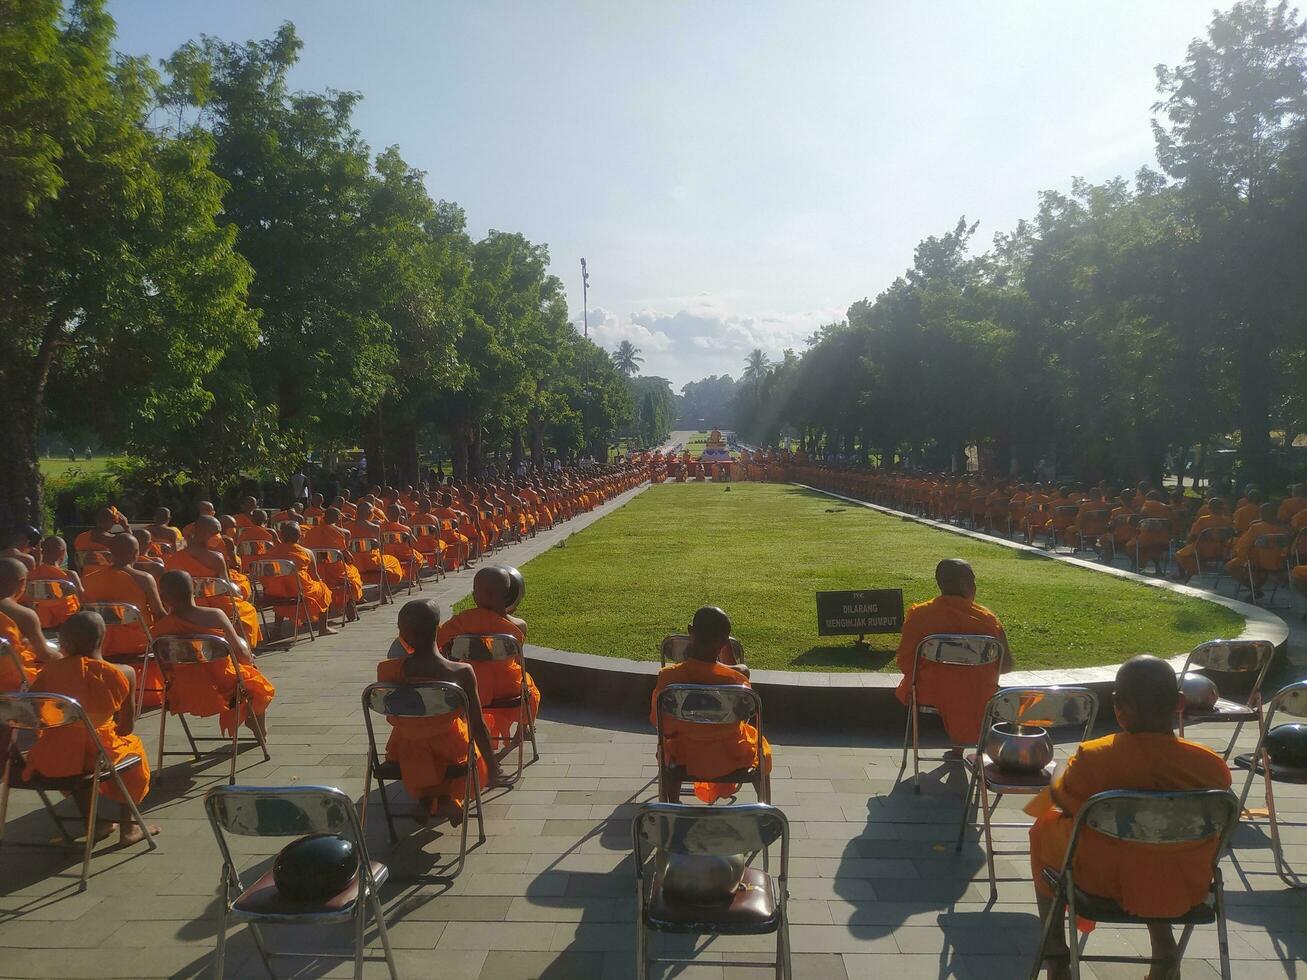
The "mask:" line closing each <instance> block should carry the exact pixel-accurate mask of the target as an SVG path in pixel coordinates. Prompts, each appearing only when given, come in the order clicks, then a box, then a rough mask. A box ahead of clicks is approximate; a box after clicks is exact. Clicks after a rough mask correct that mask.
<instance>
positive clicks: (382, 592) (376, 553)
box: [349, 538, 390, 608]
mask: <svg viewBox="0 0 1307 980" xmlns="http://www.w3.org/2000/svg"><path fill="white" fill-rule="evenodd" d="M349 550H350V554H352V555H354V567H356V568H357V569H358V570H359V575H360V576H361V577H362V579H363V592H364V595H365V596H366V595H367V590H368V589H369V588H374V589H376V590H377V597H376V599H375V600H373V601H372V602H367V601H366V599H365V600H364V601H363V602H360V603H359V604H358V605H359V607H360V608H369V607H375V606H384V605H385V604H386V603H388V602H390V583H389V582H388V581H386V563H385V561H383V560H382V556H383V554H384V552H383V551H382V550H381V542H380V541H378V540H377V539H376V538H352V539H351V540H350V543H349ZM373 575H375V576H376V578H377V580H376V581H375V582H369V581H368V579H369V578H370V577H371V576H373Z"/></svg>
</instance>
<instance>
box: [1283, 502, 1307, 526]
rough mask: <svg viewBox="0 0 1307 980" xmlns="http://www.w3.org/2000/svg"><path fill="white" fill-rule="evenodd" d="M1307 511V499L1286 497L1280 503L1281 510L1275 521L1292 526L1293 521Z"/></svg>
mask: <svg viewBox="0 0 1307 980" xmlns="http://www.w3.org/2000/svg"><path fill="white" fill-rule="evenodd" d="M1305 510H1307V497H1286V498H1285V499H1284V500H1281V501H1280V509H1279V511H1277V512H1276V515H1275V519H1276V520H1277V521H1279V522H1280V523H1281V524H1290V523H1292V521H1293V519H1294V518H1295V517H1297V516H1298V515H1299V514H1301V513H1302V512H1303V511H1305Z"/></svg>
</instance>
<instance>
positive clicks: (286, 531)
mask: <svg viewBox="0 0 1307 980" xmlns="http://www.w3.org/2000/svg"><path fill="white" fill-rule="evenodd" d="M277 534H278V536H279V537H280V538H281V540H282V541H283V542H284V543H285V544H295V542H297V541H299V539H300V526H299V525H298V524H296V523H295V522H294V521H282V522H281V523H280V524H278V525H277Z"/></svg>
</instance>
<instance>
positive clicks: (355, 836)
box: [204, 786, 368, 869]
mask: <svg viewBox="0 0 1307 980" xmlns="http://www.w3.org/2000/svg"><path fill="white" fill-rule="evenodd" d="M204 810H205V813H207V814H208V816H209V824H210V826H211V827H213V832H214V835H215V836H216V837H217V838H218V847H219V849H221V851H222V856H223V860H224V861H225V862H226V863H227V865H228V866H229V867H233V868H234V867H235V864H234V862H233V861H232V858H231V851H230V850H229V849H228V847H227V840H226V837H225V836H224V835H226V834H231V835H233V836H239V837H303V836H306V835H308V834H336V835H338V836H340V837H343V838H345V839H346V840H348V841H350V843H352V844H353V845H354V850H355V853H356V854H358V856H359V866H360V868H363V869H366V868H367V867H368V855H367V844H366V842H365V841H364V839H363V833H362V831H361V830H360V829H359V822H358V814H357V813H356V812H355V811H354V804H353V801H352V800H351V799H350V798H349V796H347V795H346V794H344V793H342V792H341V791H340V790H338V789H336V788H335V787H332V786H257V787H256V786H215V787H214V788H213V789H211V790H209V791H208V792H207V793H205V794H204Z"/></svg>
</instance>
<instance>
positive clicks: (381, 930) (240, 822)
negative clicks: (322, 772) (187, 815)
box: [204, 786, 399, 980]
mask: <svg viewBox="0 0 1307 980" xmlns="http://www.w3.org/2000/svg"><path fill="white" fill-rule="evenodd" d="M204 809H205V812H206V813H207V814H208V816H209V825H210V826H211V827H213V835H214V836H215V837H216V838H217V839H218V850H219V851H221V852H222V872H221V875H222V881H221V883H220V886H221V892H222V896H221V897H222V901H221V907H222V919H221V921H220V922H219V924H218V943H217V946H216V948H215V949H214V951H213V975H214V977H216V978H221V977H222V975H223V966H224V959H225V955H226V946H227V930H228V928H230V925H231V924H232V923H241V922H248V923H249V925H250V934H251V935H252V936H253V938H254V945H255V946H256V947H257V948H258V950H259V956H260V957H262V959H263V965H264V967H265V968H266V969H267V971H268V975H269V976H270V977H273V978H274V980H275V978H276V976H277V974H276V971H274V970H273V968H272V960H273V958H274V957H281V958H287V959H317V958H318V956H319V954H316V953H291V952H282V951H279V950H273V949H269V948H268V945H267V943H266V942H265V941H264V938H263V932H262V930H261V929H260V926H261V925H279V926H284V925H302V926H328V925H336V924H338V923H344V922H348V923H351V924H352V925H353V927H354V977H355V980H360V978H362V976H363V958H364V935H365V930H366V929H367V920H368V915H369V914H371V916H372V918H373V920H374V921H375V922H376V924H377V935H378V937H380V939H381V946H382V949H383V950H384V951H385V957H386V967H387V969H388V970H389V971H390V977H391V980H398V976H399V974H398V973H397V972H396V969H395V954H394V952H393V951H392V950H391V947H390V934H389V932H387V931H386V913H385V909H383V908H382V906H381V898H380V895H379V894H378V893H379V890H380V888H381V886H382V885H384V884H385V883H386V880H387V879H388V878H389V877H390V869H389V868H387V867H386V866H385V865H384V864H382V863H381V862H380V861H373V860H372V858H371V856H370V855H369V854H368V845H367V841H366V840H365V839H364V837H363V828H362V827H361V826H360V825H359V819H358V814H356V813H355V812H354V804H353V801H352V800H351V799H350V798H349V797H348V796H347V795H346V794H344V793H342V792H341V791H340V790H338V789H335V788H333V787H330V786H261V787H251V786H216V787H214V788H213V789H211V790H209V791H208V792H207V793H205V794H204ZM308 834H336V835H338V836H340V837H343V838H344V839H346V840H348V841H349V842H350V843H351V844H353V845H354V853H355V854H357V855H358V859H359V870H358V874H356V875H355V876H354V880H353V881H351V882H350V883H349V884H348V885H347V886H346V887H345V889H344V891H342V892H340V893H339V894H337V895H333V896H331V897H330V898H327V899H323V900H322V901H316V902H315V901H304V900H296V899H291V898H286V897H284V896H282V894H281V893H280V892H278V891H277V885H276V882H275V881H274V879H273V876H272V870H271V869H269V870H267V871H265V872H264V873H263V874H262V875H261V876H259V878H258V879H257V880H256V881H254V882H253V883H251V884H249V885H246V884H245V883H244V882H243V881H242V880H241V876H240V872H238V871H237V870H236V862H235V860H233V858H232V853H231V847H230V846H229V844H228V841H227V837H228V836H242V837H301V836H305V835H308ZM233 889H234V890H235V891H236V896H235V897H234V898H233V897H232V891H233Z"/></svg>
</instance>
